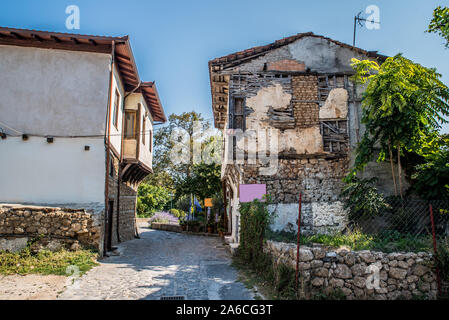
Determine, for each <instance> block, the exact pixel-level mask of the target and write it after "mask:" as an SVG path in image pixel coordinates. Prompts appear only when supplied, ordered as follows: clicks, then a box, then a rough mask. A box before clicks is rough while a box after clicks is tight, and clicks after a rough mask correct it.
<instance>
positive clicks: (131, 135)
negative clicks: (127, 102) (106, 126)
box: [125, 111, 137, 139]
mask: <svg viewBox="0 0 449 320" xmlns="http://www.w3.org/2000/svg"><path fill="white" fill-rule="evenodd" d="M136 138H137V132H136V111H125V139H136Z"/></svg>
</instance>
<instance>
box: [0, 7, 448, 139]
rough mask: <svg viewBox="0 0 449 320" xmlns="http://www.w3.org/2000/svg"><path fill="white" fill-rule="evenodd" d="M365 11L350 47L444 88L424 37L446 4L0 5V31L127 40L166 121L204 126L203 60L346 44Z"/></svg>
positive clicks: (437, 60)
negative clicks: (74, 18)
mask: <svg viewBox="0 0 449 320" xmlns="http://www.w3.org/2000/svg"><path fill="white" fill-rule="evenodd" d="M69 5H77V6H78V7H79V9H80V29H79V30H68V29H67V28H66V24H65V21H66V19H67V17H68V15H67V14H66V13H65V10H66V7H67V6H69ZM369 5H376V6H378V7H379V10H380V23H381V24H380V29H379V30H368V29H367V28H366V27H365V26H363V27H359V28H358V29H357V41H356V46H358V47H360V48H363V49H365V50H369V51H372V50H377V51H379V53H382V54H385V55H390V56H391V55H395V54H397V53H403V54H404V56H406V57H407V58H410V59H412V60H413V61H415V62H418V63H420V64H422V65H424V66H426V67H435V68H437V71H438V72H439V73H441V74H442V75H443V77H442V80H443V82H444V83H445V84H449V63H448V61H449V49H445V47H444V45H443V39H442V38H440V37H438V36H437V35H436V34H428V33H425V30H426V29H427V26H428V25H429V22H430V20H431V18H432V12H433V9H434V8H435V7H437V6H438V5H442V6H449V0H440V1H434V0H425V1H423V0H408V1H405V0H395V1H392V0H389V1H374V0H369V1H364V0H345V1H335V0H321V1H310V0H308V1H303V0H276V1H274V0H270V1H268V0H239V1H238V0H227V1H224V0H221V1H218V0H190V1H185V0H184V1H182V0H146V1H144V0H127V1H117V0H107V1H106V0H83V1H81V0H80V1H75V0H69V1H65V0H58V1H54V0H39V1H36V0H15V1H5V0H2V3H1V6H0V26H3V27H12V28H26V29H37V30H44V31H55V32H70V33H80V34H92V35H104V36H123V35H129V36H130V41H131V46H132V49H133V52H134V55H135V59H136V63H137V67H138V70H139V74H140V77H141V79H142V80H143V81H156V85H157V88H158V92H159V96H160V98H161V101H162V105H163V107H164V109H165V112H166V114H167V115H169V114H172V113H181V112H184V111H186V112H187V111H192V110H195V111H197V112H200V113H202V114H203V116H204V118H206V119H211V120H212V107H211V97H210V85H209V74H208V65H207V63H208V61H209V60H212V59H214V58H216V57H221V56H224V55H227V54H230V53H233V52H236V51H240V50H244V49H247V48H251V47H253V46H259V45H265V44H268V43H271V42H274V41H275V40H278V39H281V38H283V37H287V36H291V35H294V34H296V33H300V32H309V31H312V32H314V33H315V34H319V35H323V36H326V37H330V38H332V39H335V40H338V41H341V42H344V43H348V44H352V38H353V23H354V16H355V15H356V14H357V13H359V12H360V11H362V15H364V16H365V17H366V16H367V14H365V13H364V11H365V9H366V7H367V6H369ZM443 132H448V133H449V125H445V126H444V128H443Z"/></svg>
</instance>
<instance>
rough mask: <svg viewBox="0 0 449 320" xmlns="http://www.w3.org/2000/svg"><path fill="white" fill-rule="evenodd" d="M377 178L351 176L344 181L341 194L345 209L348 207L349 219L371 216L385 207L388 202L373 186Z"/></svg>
mask: <svg viewBox="0 0 449 320" xmlns="http://www.w3.org/2000/svg"><path fill="white" fill-rule="evenodd" d="M376 181H377V178H371V179H359V178H357V177H351V178H349V179H348V180H347V181H346V186H345V187H344V188H343V190H342V192H341V195H342V196H343V197H345V198H346V202H345V209H349V210H350V212H349V219H350V220H351V221H357V220H358V219H360V218H366V217H373V216H376V215H378V214H380V213H381V212H382V211H383V210H385V209H387V208H388V207H389V206H388V203H387V202H386V201H385V198H384V197H383V195H381V194H380V193H378V192H377V189H376V187H375V186H374V185H375V183H376Z"/></svg>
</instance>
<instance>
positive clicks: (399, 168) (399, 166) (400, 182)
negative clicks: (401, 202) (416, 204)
mask: <svg viewBox="0 0 449 320" xmlns="http://www.w3.org/2000/svg"><path fill="white" fill-rule="evenodd" d="M398 179H399V194H400V195H401V199H404V198H403V196H402V166H401V146H400V144H399V142H398Z"/></svg>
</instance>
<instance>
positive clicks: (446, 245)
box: [435, 240, 449, 282]
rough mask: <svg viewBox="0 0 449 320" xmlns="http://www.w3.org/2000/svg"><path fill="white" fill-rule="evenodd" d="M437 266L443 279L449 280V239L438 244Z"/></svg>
mask: <svg viewBox="0 0 449 320" xmlns="http://www.w3.org/2000/svg"><path fill="white" fill-rule="evenodd" d="M435 261H436V267H437V268H438V269H439V271H440V276H441V279H442V280H443V281H446V282H449V240H446V241H444V242H442V243H441V244H439V245H438V250H437V256H436V259H435Z"/></svg>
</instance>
